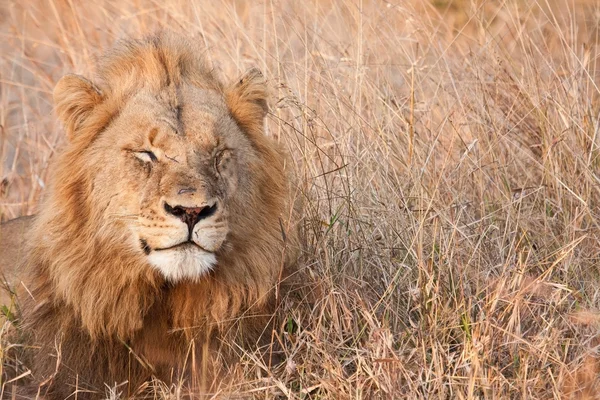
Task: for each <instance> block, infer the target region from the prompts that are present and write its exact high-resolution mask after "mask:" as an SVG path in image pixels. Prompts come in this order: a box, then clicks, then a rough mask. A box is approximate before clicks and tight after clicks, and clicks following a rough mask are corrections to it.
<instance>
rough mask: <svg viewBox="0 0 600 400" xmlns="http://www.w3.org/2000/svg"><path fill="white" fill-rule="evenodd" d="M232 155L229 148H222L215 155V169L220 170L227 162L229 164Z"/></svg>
mask: <svg viewBox="0 0 600 400" xmlns="http://www.w3.org/2000/svg"><path fill="white" fill-rule="evenodd" d="M230 155H231V152H230V151H229V150H222V151H220V152H219V153H217V155H216V156H215V169H216V170H217V171H219V172H220V171H221V170H222V169H223V168H224V167H225V164H227V160H229V157H230Z"/></svg>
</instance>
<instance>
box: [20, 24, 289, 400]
mask: <svg viewBox="0 0 600 400" xmlns="http://www.w3.org/2000/svg"><path fill="white" fill-rule="evenodd" d="M200 54H201V51H200V50H199V49H198V48H197V47H196V46H194V45H191V44H189V43H187V42H185V41H183V40H180V39H177V38H174V37H172V36H169V35H157V36H153V37H150V38H147V39H144V40H139V41H125V42H122V43H121V44H119V45H117V47H116V48H115V49H114V50H112V51H110V52H109V53H108V54H107V55H106V56H105V57H104V58H103V59H102V60H101V61H100V64H99V69H98V77H97V79H96V80H95V83H92V82H90V81H85V80H83V79H81V78H79V77H75V76H66V77H64V78H63V79H62V80H61V81H60V82H59V83H58V85H57V87H56V89H55V92H54V97H55V103H56V112H57V114H58V116H59V118H60V119H61V120H62V121H63V124H64V126H65V129H66V131H67V135H68V137H69V143H68V144H67V145H66V147H65V148H64V150H63V151H62V152H60V153H59V154H58V155H57V157H56V160H55V161H54V164H53V166H52V169H51V173H50V174H49V176H50V177H51V182H50V184H49V188H48V190H47V193H46V195H45V199H44V201H43V202H42V204H41V206H40V210H39V213H38V215H37V217H36V218H35V220H34V223H33V226H32V228H31V231H30V232H28V240H27V246H28V253H27V259H26V262H25V264H24V265H23V268H26V271H27V274H26V275H27V276H26V277H24V279H23V286H24V287H26V290H23V291H21V292H20V295H19V301H20V312H21V314H22V317H23V318H22V320H23V331H24V332H25V333H26V336H28V337H29V339H27V340H29V344H31V345H32V346H39V350H37V351H36V352H35V354H34V357H33V366H32V370H33V374H34V376H35V378H36V381H37V383H42V382H44V386H43V388H42V393H43V392H44V391H46V392H47V396H48V398H51V399H52V398H62V397H66V396H67V395H68V394H70V393H72V391H73V390H74V385H75V383H76V381H77V382H78V385H79V386H80V387H83V388H84V389H94V390H100V391H102V390H103V388H104V383H108V384H114V383H115V382H117V383H119V382H122V381H125V380H128V381H129V385H130V388H135V385H138V384H139V383H141V382H143V381H144V380H146V379H148V378H149V377H150V376H151V375H154V376H158V377H159V378H162V379H165V380H167V381H168V380H170V379H171V378H177V377H186V376H188V375H186V371H188V372H189V371H191V370H192V369H194V368H195V367H194V368H192V369H190V363H191V361H190V360H191V359H190V357H187V356H186V354H188V351H189V349H190V348H191V347H190V343H192V339H193V340H194V341H195V343H196V344H195V348H197V349H202V348H204V349H205V350H204V352H201V351H198V352H197V354H196V355H195V356H194V357H192V358H193V359H196V361H197V362H200V361H199V360H200V359H202V358H203V357H206V349H207V343H208V348H209V349H212V348H213V346H214V344H215V343H216V339H214V337H215V335H217V336H219V335H221V336H222V335H224V334H225V332H231V329H232V322H233V321H237V322H236V323H237V324H238V325H237V328H236V329H238V331H239V332H241V335H242V336H245V338H244V339H245V340H247V341H249V342H256V341H257V340H258V337H257V336H258V335H259V334H260V332H262V330H264V329H265V326H266V321H267V320H268V317H267V318H265V317H264V315H268V314H269V313H270V312H272V309H273V293H274V287H275V286H276V285H277V284H278V278H279V277H280V276H281V273H282V271H283V269H286V268H288V266H289V265H290V264H291V260H292V259H293V254H292V253H293V252H292V251H290V249H291V248H293V247H294V246H295V240H296V236H295V234H294V230H293V229H290V230H289V231H287V232H282V228H284V230H287V229H286V228H285V227H287V226H288V220H289V217H290V213H291V212H292V211H293V201H291V199H290V195H289V183H288V176H287V175H288V174H287V172H286V171H285V159H284V157H283V156H282V153H281V151H280V150H279V148H278V146H277V145H276V144H274V143H273V141H272V140H271V139H269V138H267V137H265V136H264V133H263V126H264V116H265V113H266V95H267V90H266V86H265V83H264V81H263V79H262V76H261V75H260V74H259V73H256V72H254V71H253V72H251V73H249V74H247V75H246V76H245V77H244V78H242V79H241V80H238V81H236V82H234V83H233V84H232V85H224V84H222V83H221V81H220V80H219V79H218V78H217V77H216V76H215V74H214V73H213V72H212V70H211V69H210V68H209V67H208V66H207V65H206V64H205V62H204V60H203V59H202V57H201V56H200ZM185 85H192V86H194V87H199V88H205V89H208V90H210V91H212V92H214V93H216V94H218V96H221V97H220V98H222V99H223V102H224V104H226V106H227V108H228V110H229V112H230V115H231V116H232V117H233V119H234V120H235V122H236V123H237V126H238V127H239V128H240V129H241V130H242V131H243V132H244V134H245V135H247V137H248V141H249V143H250V147H249V148H248V150H247V151H248V152H252V154H253V155H252V157H253V158H251V160H253V161H252V162H251V163H250V164H249V165H250V167H249V171H247V174H248V176H247V178H248V179H247V180H248V181H247V182H245V183H243V185H244V190H245V192H244V193H245V194H244V197H243V198H240V199H237V200H235V201H233V202H232V204H229V210H228V212H229V215H230V231H229V233H228V235H227V242H228V247H227V249H228V250H227V251H225V250H224V251H222V252H221V253H220V254H219V256H218V264H217V266H216V267H215V269H214V271H212V272H211V273H210V274H205V275H203V276H202V277H201V278H200V279H198V280H196V281H193V280H182V281H180V282H176V283H173V282H168V281H166V280H165V278H164V277H162V276H161V274H160V273H159V272H158V271H156V270H155V269H152V268H150V267H149V266H148V263H147V261H146V260H145V258H144V255H143V253H141V252H140V251H136V250H135V249H134V248H133V247H131V245H130V243H131V241H130V238H129V237H128V236H129V235H128V231H127V229H125V228H123V226H124V225H123V224H125V223H124V222H121V221H112V220H111V219H110V218H107V209H108V208H107V207H109V206H112V203H111V201H112V200H111V199H109V200H105V198H104V197H107V198H108V195H105V194H103V188H101V187H100V188H99V187H97V186H98V181H97V178H96V176H97V174H98V173H99V172H101V168H111V167H110V163H112V160H111V159H110V158H108V159H107V158H102V154H96V153H91V152H90V150H89V149H90V148H94V147H92V146H95V144H94V143H95V142H97V141H99V140H100V139H98V137H99V136H101V135H102V134H103V132H104V130H105V129H106V128H107V126H109V125H110V124H111V123H113V122H114V121H115V120H116V119H117V118H118V116H119V113H120V112H121V110H123V109H124V107H125V106H126V104H127V102H128V101H129V99H131V98H132V96H133V95H135V94H136V93H137V92H138V91H139V90H141V88H144V90H146V89H150V92H151V93H157V94H158V93H160V96H162V97H165V96H166V97H169V96H170V97H169V98H168V99H167V100H166V101H168V102H169V104H172V105H173V107H179V108H181V107H184V108H185V107H190V104H177V102H178V101H179V100H178V97H177V93H178V90H179V89H181V87H183V86H185ZM130 125H131V128H130V129H131V130H135V126H136V121H131V123H130ZM94 149H95V148H94ZM249 159H250V158H249ZM98 160H103V161H104V163H108V164H104V163H99V162H98ZM102 164H104V165H102ZM123 179H126V178H122V177H119V176H114V185H115V186H117V187H118V186H119V184H120V183H119V182H120V181H122V180H123ZM127 179H129V178H127ZM123 185H124V186H123V189H124V190H128V188H127V186H126V185H125V184H123ZM123 196H125V197H123V198H127V197H126V196H127V194H124V195H123ZM113 197H114V195H113ZM120 198H121V197H119V199H120ZM125 218H126V217H125ZM284 237H285V239H284ZM286 249H287V250H286ZM283 272H284V273H285V271H283ZM242 315H243V316H244V318H242V319H239V318H238V317H240V316H242ZM252 316H254V318H251V317H252ZM261 316H262V317H261ZM240 321H242V322H240ZM207 338H209V339H210V340H208V342H207V341H206V340H207ZM201 353H202V354H201ZM186 360H187V361H186ZM184 362H186V363H187V364H186V366H187V369H186V371H184V370H183V369H182V368H183V364H184ZM203 362H205V361H203ZM188 377H189V376H188ZM85 396H86V394H85V393H79V395H78V397H79V398H85ZM89 396H90V397H92V395H89Z"/></svg>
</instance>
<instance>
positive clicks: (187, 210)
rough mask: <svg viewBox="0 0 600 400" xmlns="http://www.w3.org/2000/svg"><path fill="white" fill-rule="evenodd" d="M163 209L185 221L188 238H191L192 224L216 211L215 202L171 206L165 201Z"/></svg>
mask: <svg viewBox="0 0 600 400" xmlns="http://www.w3.org/2000/svg"><path fill="white" fill-rule="evenodd" d="M165 211H166V212H167V214H171V215H173V216H175V217H177V218H179V219H180V220H182V221H183V222H185V224H186V225H187V226H188V232H189V239H191V237H192V231H193V230H194V226H195V225H196V224H197V223H198V222H200V221H201V220H203V219H205V218H208V217H210V216H211V215H213V214H214V213H216V212H217V203H215V204H213V205H212V206H208V205H207V206H204V207H182V206H174V207H172V206H170V205H169V204H168V203H166V202H165Z"/></svg>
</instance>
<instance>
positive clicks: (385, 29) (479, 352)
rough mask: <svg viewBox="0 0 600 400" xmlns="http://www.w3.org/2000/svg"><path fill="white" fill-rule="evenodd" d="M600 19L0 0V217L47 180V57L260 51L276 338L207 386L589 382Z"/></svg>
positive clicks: (561, 386)
mask: <svg viewBox="0 0 600 400" xmlns="http://www.w3.org/2000/svg"><path fill="white" fill-rule="evenodd" d="M599 26H600V4H599V3H597V2H596V1H594V0H565V1H562V0H498V1H491V0H490V1H482V0H472V1H467V0H463V1H443V0H437V1H433V2H427V1H422V0H405V1H400V0H396V1H368V0H362V1H361V0H355V1H350V0H337V1H327V0H324V1H319V0H313V1H304V2H297V1H292V0H280V1H276V0H260V1H252V2H250V1H248V2H246V1H223V2H218V1H217V2H213V1H208V0H207V1H196V2H193V3H192V2H187V1H183V0H165V1H151V0H148V1H146V0H136V1H131V2H122V1H116V0H95V1H92V2H87V1H86V2H83V1H77V0H48V1H28V2H21V1H12V0H3V1H1V2H0V157H1V163H0V217H1V219H2V220H7V219H10V218H13V217H17V216H19V215H26V214H32V213H35V212H36V205H37V202H38V199H39V198H40V196H43V193H44V186H45V183H44V182H45V181H46V167H47V165H48V163H49V162H51V160H52V158H53V155H54V153H55V151H56V149H58V148H60V146H61V143H63V142H64V140H65V139H64V137H63V133H62V131H61V128H60V126H59V125H58V123H57V122H56V119H55V116H54V115H53V113H52V109H53V105H52V101H51V93H52V89H53V87H54V84H55V83H56V81H57V80H58V79H59V78H60V77H61V76H62V75H63V74H65V73H68V72H75V73H80V74H83V75H85V76H88V77H93V75H94V63H95V60H96V58H97V56H98V55H99V54H100V53H101V52H102V51H103V50H104V49H106V48H107V47H109V46H110V45H111V44H112V43H114V41H115V40H117V39H119V38H123V37H131V36H134V37H139V36H142V35H144V34H147V33H151V32H154V31H155V30H157V29H168V30H172V31H175V32H178V33H181V34H185V35H187V36H188V37H191V38H193V39H192V40H195V41H199V42H200V43H203V44H205V46H206V49H207V50H206V57H207V58H208V59H209V60H210V61H211V62H213V64H214V65H215V67H216V68H217V69H218V70H220V71H221V73H222V74H223V76H227V77H229V78H231V79H233V78H235V77H237V76H238V75H239V74H240V73H242V72H243V71H244V70H246V69H248V68H250V67H254V66H256V67H259V68H260V69H261V70H262V71H263V72H264V73H265V75H266V76H267V77H268V80H269V86H270V88H271V93H272V101H271V104H270V106H271V111H270V114H269V116H268V134H269V135H271V136H273V137H275V138H277V140H279V141H280V142H282V143H283V144H284V145H285V147H286V148H287V149H288V151H289V153H290V156H291V158H292V159H293V161H294V165H293V167H294V170H295V172H296V176H297V179H298V186H299V188H300V190H301V195H302V197H303V203H304V210H303V215H302V217H303V219H302V224H301V225H302V227H303V238H304V242H305V246H304V248H303V249H302V250H303V252H302V258H301V260H300V266H301V268H302V271H303V273H305V276H306V277H307V278H306V281H307V288H306V291H307V292H308V291H310V292H311V296H310V298H311V299H312V300H311V301H296V302H291V301H290V302H287V303H285V304H283V305H282V308H281V310H280V311H279V315H280V317H281V319H282V320H287V321H288V324H286V325H285V326H283V327H282V329H281V330H280V331H278V332H276V340H278V341H280V342H281V343H282V344H283V347H284V349H285V352H286V357H287V362H286V363H284V364H283V365H280V366H276V367H270V366H267V365H263V364H261V362H260V361H258V359H257V358H256V357H254V356H253V354H245V355H244V356H243V357H242V362H241V363H240V365H237V366H232V367H231V371H230V373H229V376H230V377H234V379H232V380H231V382H228V383H227V384H225V383H223V384H221V385H219V384H218V383H216V384H215V385H214V386H213V388H212V389H211V396H214V397H216V398H223V397H227V396H229V395H235V396H239V397H247V398H264V399H276V398H277V399H278V398H293V399H309V398H310V399H378V398H382V399H388V398H389V399H392V398H395V399H399V398H410V399H418V398H423V399H438V398H439V399H449V398H451V399H454V398H456V399H500V398H502V399H505V398H515V399H517V398H528V399H534V398H535V399H538V398H539V399H549V398H557V399H558V398H573V399H595V398H600V394H599V393H600V380H599V379H598V378H599V377H600V359H599V358H598V346H599V345H600V335H599V333H600V331H599V328H600V312H599V311H598V310H600V243H599V242H600V225H599V224H600V137H599V136H600V89H599V85H600V63H599V59H598V58H599V55H600V52H599V50H600V47H599V45H600V40H599V39H600V30H599ZM7 324H8V323H7ZM5 328H6V327H5ZM4 342H5V343H3V346H4V349H6V348H7V347H10V346H11V345H14V344H11V343H10V342H7V341H6V340H5V341H4ZM11 362H12V363H13V364H14V360H6V365H8V364H11ZM7 368H8V367H7ZM10 368H13V365H12V364H11V366H10ZM18 368H19V370H20V371H21V373H23V374H24V377H23V378H21V379H27V369H26V366H23V365H20V366H18ZM99 390H104V389H103V388H99ZM148 390H150V389H148ZM114 392H115V393H118V392H119V388H116V390H114ZM115 393H113V397H117V396H116V394H115ZM146 393H150V391H147V392H146ZM148 396H150V398H177V390H176V388H175V389H172V388H171V389H169V388H166V387H164V386H161V385H159V384H157V385H156V388H155V394H154V397H152V395H148ZM208 398H210V396H208Z"/></svg>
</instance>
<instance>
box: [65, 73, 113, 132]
mask: <svg viewBox="0 0 600 400" xmlns="http://www.w3.org/2000/svg"><path fill="white" fill-rule="evenodd" d="M102 98H103V97H102V92H101V91H100V89H98V88H97V87H96V85H94V84H93V83H92V82H91V81H89V80H87V79H85V78H84V77H82V76H80V75H75V74H69V75H65V76H63V77H62V78H61V79H60V80H59V81H58V83H57V84H56V87H55V88H54V105H55V107H56V113H57V115H58V118H59V119H60V120H61V122H62V123H63V125H64V126H65V129H66V131H67V137H68V139H69V140H72V139H73V137H74V136H75V132H77V130H78V129H79V128H80V127H81V126H82V124H83V123H84V122H85V120H86V118H88V117H89V115H90V113H91V111H92V110H93V109H94V107H96V106H97V105H98V104H100V103H101V102H102Z"/></svg>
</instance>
